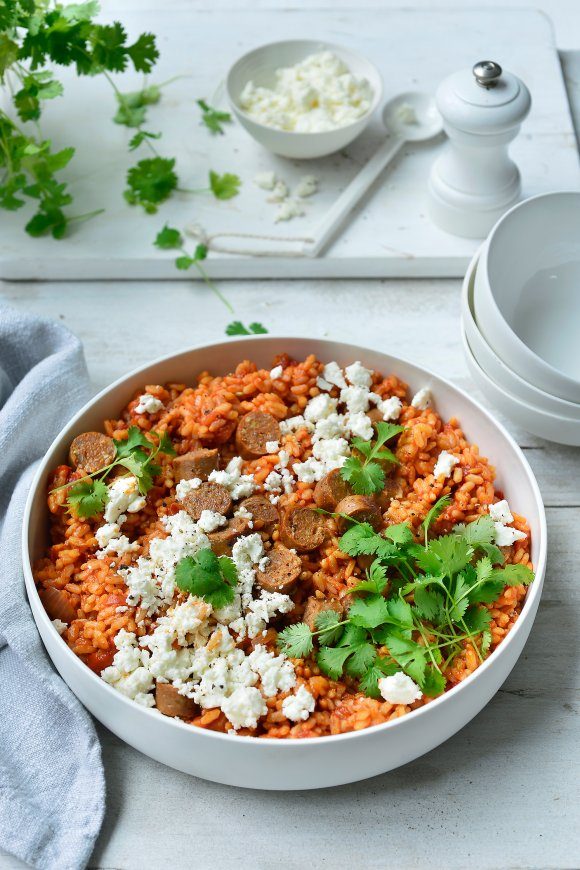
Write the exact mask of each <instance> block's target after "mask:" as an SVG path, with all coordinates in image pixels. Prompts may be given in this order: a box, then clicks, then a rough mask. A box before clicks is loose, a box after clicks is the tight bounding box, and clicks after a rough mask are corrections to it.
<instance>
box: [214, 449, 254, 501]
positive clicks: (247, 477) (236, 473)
mask: <svg viewBox="0 0 580 870" xmlns="http://www.w3.org/2000/svg"><path fill="white" fill-rule="evenodd" d="M242 461H243V460H242V457H241V456H234V458H233V459H230V461H229V462H228V464H227V466H226V468H225V469H224V470H223V471H212V472H210V475H209V478H208V479H209V480H210V481H212V482H213V483H221V484H222V486H225V487H226V489H227V490H228V492H229V494H230V495H231V497H232V498H233V500H234V501H237V499H240V498H246V496H248V495H251V494H252V493H253V492H254V490H255V488H256V484H255V483H254V476H253V475H252V474H242Z"/></svg>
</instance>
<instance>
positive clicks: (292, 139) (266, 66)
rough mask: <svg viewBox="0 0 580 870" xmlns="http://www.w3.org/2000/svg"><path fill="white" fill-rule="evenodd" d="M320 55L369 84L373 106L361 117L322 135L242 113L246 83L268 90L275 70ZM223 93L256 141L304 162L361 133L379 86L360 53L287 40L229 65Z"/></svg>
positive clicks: (375, 102) (375, 72)
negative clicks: (337, 60) (331, 56)
mask: <svg viewBox="0 0 580 870" xmlns="http://www.w3.org/2000/svg"><path fill="white" fill-rule="evenodd" d="M319 51H331V52H332V53H333V54H336V55H337V57H339V58H340V59H341V60H342V61H344V63H345V64H346V65H347V66H348V68H349V70H350V71H351V72H352V73H353V75H355V76H357V77H358V78H365V79H367V80H368V82H369V84H370V86H371V88H372V90H373V101H372V104H371V106H370V108H369V110H368V111H367V112H366V114H365V115H363V116H362V117H360V118H358V119H357V120H356V121H353V123H352V124H347V125H346V126H344V127H337V128H336V129H335V130H327V131H325V132H322V133H294V132H291V131H288V130H277V129H276V128H275V127H267V126H266V125H265V124H260V123H259V122H258V121H255V120H254V119H253V118H252V117H251V116H250V115H248V114H247V112H245V111H244V110H243V109H242V107H241V105H240V95H241V93H242V91H243V89H244V87H245V86H246V85H247V83H248V82H249V81H253V82H255V83H256V84H257V85H260V86H262V87H268V88H271V87H273V86H274V84H275V73H276V70H277V69H280V67H288V66H294V65H295V64H297V63H300V61H302V60H304V59H305V58H306V57H308V56H309V55H311V54H316V53H317V52H319ZM226 92H227V95H228V100H229V102H230V106H231V107H232V111H233V112H234V114H235V115H236V117H237V119H238V120H239V122H240V124H242V126H243V127H245V128H246V130H247V131H248V133H250V135H251V136H253V138H254V139H255V140H256V142H259V143H260V145H263V146H264V148H267V149H268V151H272V152H273V153H274V154H279V155H280V156H281V157H291V158H294V159H298V160H309V159H313V158H315V157H326V156H327V155H328V154H334V153H335V152H336V151H340V150H341V149H342V148H345V147H346V146H347V145H350V143H351V142H352V141H354V139H356V138H357V136H359V135H360V134H361V133H362V131H363V130H364V129H365V127H366V126H367V124H368V123H369V121H370V119H371V117H372V114H373V112H374V111H375V109H376V108H377V106H378V105H379V103H380V101H381V98H382V94H383V83H382V79H381V75H380V73H379V71H378V69H377V68H376V66H375V65H374V64H372V63H371V62H370V61H369V60H367V59H366V58H365V57H363V56H362V55H360V54H355V52H352V51H349V50H348V49H346V48H342V47H341V46H340V45H333V44H332V43H330V42H324V41H319V40H314V39H289V40H286V41H284V42H270V43H268V44H267V45H262V46H260V47H259V48H255V49H253V51H250V52H248V54H244V55H243V56H242V57H241V58H240V59H239V60H237V61H236V62H235V63H234V65H233V66H232V67H231V69H230V71H229V73H228V75H227V78H226Z"/></svg>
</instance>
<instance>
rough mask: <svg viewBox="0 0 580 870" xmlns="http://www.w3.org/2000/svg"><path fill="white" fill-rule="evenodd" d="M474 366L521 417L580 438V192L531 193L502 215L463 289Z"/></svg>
mask: <svg viewBox="0 0 580 870" xmlns="http://www.w3.org/2000/svg"><path fill="white" fill-rule="evenodd" d="M461 310H462V334H463V346H464V350H465V354H466V358H467V364H468V366H469V370H470V372H471V375H472V377H473V379H474V381H475V382H476V384H477V385H478V387H479V388H480V389H481V391H482V393H483V394H484V395H485V396H486V397H487V398H488V399H489V401H490V402H491V403H492V404H493V405H494V406H495V407H496V408H498V409H499V410H500V411H501V412H502V413H504V414H505V415H506V416H507V417H509V418H510V419H511V420H512V421H513V422H514V423H517V424H518V425H520V426H522V427H523V428H524V429H527V430H528V431H529V432H533V433H534V434H535V435H539V436H540V437H542V438H546V439H548V440H549V441H557V442H559V443H560V444H571V445H574V446H580V192H573V191H570V192H562V193H549V194H545V195H542V196H536V197H533V198H531V199H528V200H526V201H524V202H522V203H520V204H519V205H517V206H516V207H515V208H513V209H512V210H511V211H509V212H508V213H507V214H505V215H504V216H503V218H502V219H501V220H500V221H499V222H498V223H497V224H496V225H495V227H494V229H493V230H492V231H491V233H490V235H489V237H488V238H487V240H486V241H485V242H484V244H483V246H482V247H481V248H480V250H479V251H478V253H477V254H476V256H475V257H474V258H473V260H472V262H471V264H470V266H469V269H468V272H467V275H466V276H465V281H464V283H463V294H462V304H461Z"/></svg>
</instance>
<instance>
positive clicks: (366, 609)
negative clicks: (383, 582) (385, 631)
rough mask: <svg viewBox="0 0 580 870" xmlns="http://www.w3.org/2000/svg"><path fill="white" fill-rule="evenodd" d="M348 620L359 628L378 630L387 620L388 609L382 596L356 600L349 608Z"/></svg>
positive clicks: (370, 596)
mask: <svg viewBox="0 0 580 870" xmlns="http://www.w3.org/2000/svg"><path fill="white" fill-rule="evenodd" d="M348 618H349V620H350V622H351V623H352V624H353V625H358V626H360V627H361V628H369V629H370V628H378V626H379V625H382V624H383V623H384V622H386V621H387V620H388V619H389V608H388V606H387V602H386V601H385V599H384V598H383V596H382V595H369V596H368V598H359V599H357V600H356V601H355V602H354V603H353V604H352V605H351V606H350V609H349V611H348Z"/></svg>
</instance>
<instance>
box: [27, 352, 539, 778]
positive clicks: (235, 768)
mask: <svg viewBox="0 0 580 870" xmlns="http://www.w3.org/2000/svg"><path fill="white" fill-rule="evenodd" d="M282 351H284V352H286V353H288V354H289V355H290V356H292V357H294V358H296V359H304V357H305V356H307V355H308V354H310V353H314V354H316V355H317V356H318V357H320V358H321V359H323V360H326V361H330V360H336V361H337V362H338V363H339V365H341V366H344V365H347V364H349V363H351V362H352V361H353V360H357V359H358V360H361V361H362V362H363V363H364V364H365V365H367V366H370V367H371V368H376V369H377V370H379V371H382V372H384V373H385V374H386V373H388V372H393V373H395V374H397V375H398V376H399V377H401V378H402V379H403V380H404V381H406V382H407V383H408V384H409V389H410V391H411V394H412V393H413V392H415V391H417V390H418V389H420V388H421V387H424V386H425V384H429V385H430V387H431V390H432V392H433V397H434V402H435V406H436V408H437V410H438V411H439V413H440V414H441V415H442V416H443V417H445V418H447V419H448V418H449V417H457V418H458V419H459V420H460V421H461V427H462V429H463V431H464V432H465V434H466V437H467V438H469V439H470V440H471V441H473V442H474V443H477V444H478V445H479V447H480V449H481V452H482V454H484V455H485V456H489V457H490V460H491V462H492V464H493V465H494V466H495V467H496V469H497V486H498V488H499V489H501V490H502V491H503V492H504V493H505V494H506V497H507V498H508V499H509V501H510V504H511V506H512V509H513V510H516V511H517V512H518V513H519V514H523V515H524V516H525V517H526V518H527V520H528V522H529V525H530V529H531V533H532V561H533V563H534V567H535V571H536V577H535V580H534V582H533V583H532V585H531V587H530V589H529V592H528V594H527V596H526V600H525V603H524V607H523V609H522V613H521V615H520V617H519V619H518V620H517V622H516V624H515V625H514V627H513V628H512V630H511V631H510V632H509V634H508V635H507V636H506V638H505V639H504V640H503V641H502V643H501V645H500V646H499V647H498V649H496V650H494V652H493V653H492V654H491V655H490V657H489V658H488V659H487V660H486V661H485V662H484V663H483V664H482V665H481V666H480V667H479V668H477V670H476V671H474V673H472V674H470V676H468V677H467V678H466V679H465V680H463V681H462V682H461V683H460V684H459V685H457V686H455V687H454V688H452V689H450V690H449V691H448V692H446V693H445V694H443V695H441V696H440V697H439V698H436V699H435V700H434V701H432V702H431V703H429V704H427V705H425V706H424V707H420V708H419V709H418V710H414V711H413V712H411V713H408V714H407V715H406V716H403V717H401V718H400V719H395V720H393V721H390V722H386V723H384V724H382V725H376V726H374V727H371V728H367V729H364V730H362V731H352V732H349V733H347V734H340V735H334V736H329V737H318V738H305V739H302V740H276V739H272V738H264V739H256V738H252V737H241V736H238V735H235V734H221V733H217V732H214V731H209V730H205V729H203V728H195V727H193V726H191V725H186V724H185V723H184V722H181V721H180V720H178V719H170V718H168V717H167V716H162V715H160V714H159V713H158V712H157V711H156V710H151V709H148V708H146V707H142V706H140V705H139V704H136V703H135V702H134V701H131V700H129V698H126V697H125V696H123V695H121V694H120V693H119V692H117V691H115V689H113V688H112V687H111V686H109V685H108V684H107V683H105V682H104V680H102V679H100V678H99V677H98V676H97V675H96V674H94V673H93V672H92V671H91V670H90V669H89V668H88V667H87V666H86V665H85V664H84V663H83V662H82V661H81V660H80V659H79V658H78V657H77V656H76V655H75V654H74V653H73V652H72V650H71V649H70V648H69V647H68V646H67V644H66V643H65V642H64V641H63V639H62V638H61V637H60V636H59V634H58V632H57V631H56V629H55V628H54V626H53V625H52V623H51V621H50V618H49V616H48V614H47V612H46V611H45V609H44V607H43V606H42V603H41V601H40V598H39V596H38V592H37V590H36V586H35V583H34V578H33V575H32V564H33V562H34V561H35V560H36V559H38V558H39V557H40V556H41V555H42V554H43V553H44V551H45V548H46V546H47V543H48V508H47V505H46V488H47V481H48V475H49V473H50V470H51V469H52V468H54V467H55V465H58V464H59V463H61V462H63V461H66V456H67V452H68V447H69V445H70V442H71V439H72V438H74V436H75V435H77V434H78V433H79V432H86V431H87V430H89V429H98V428H99V427H100V426H102V421H103V419H105V418H111V417H115V415H116V414H118V413H119V409H120V408H122V407H124V405H125V404H126V403H127V402H128V400H129V399H130V398H131V396H132V395H134V394H135V391H136V390H138V389H140V388H141V387H142V386H143V384H152V383H153V384H156V383H165V382H168V381H172V382H179V383H183V382H184V381H185V382H188V381H191V380H192V379H194V378H195V375H196V373H198V372H200V371H204V370H209V371H213V372H216V373H221V374H223V373H225V372H228V371H231V370H232V369H233V368H234V367H235V366H236V365H237V364H238V363H239V362H240V360H243V359H251V360H254V361H255V362H256V364H257V365H258V366H260V367H268V368H269V367H270V366H271V365H272V359H273V357H274V356H275V355H276V354H278V353H280V352H282ZM546 553H547V536H546V517H545V512H544V506H543V504H542V497H541V495H540V491H539V489H538V484H537V482H536V479H535V477H534V475H533V473H532V471H531V469H530V466H529V465H528V462H527V460H526V459H525V457H524V455H523V454H522V451H521V450H520V448H519V447H518V446H517V444H516V443H515V441H514V440H513V438H512V437H511V436H510V435H509V434H508V433H507V432H506V430H505V429H504V428H503V426H501V425H500V424H499V423H498V422H497V421H496V420H494V418H493V417H492V416H491V415H490V414H489V413H488V412H487V411H486V410H484V409H483V408H482V407H481V405H479V404H478V403H477V402H475V401H474V400H473V399H472V398H471V397H470V396H468V395H467V393H465V392H463V391H462V390H460V389H458V388H457V387H455V386H453V385H452V384H450V383H449V382H448V381H445V380H444V379H443V378H440V377H438V376H437V375H434V374H432V373H430V372H428V371H426V370H425V369H423V368H421V367H419V366H416V365H413V364H412V363H409V362H405V361H403V360H400V359H398V358H396V357H392V356H388V355H387V354H384V353H381V352H380V351H376V350H369V349H367V348H364V347H358V346H356V345H351V344H344V343H342V342H334V341H327V340H322V339H309V338H282V337H279V338H278V337H273V336H259V337H257V336H250V337H248V338H245V339H243V338H242V339H236V340H234V341H226V342H221V343H219V344H212V345H207V346H205V347H195V348H190V349H189V350H185V351H182V352H181V353H177V354H173V355H172V356H168V357H164V358H162V359H158V360H156V361H155V362H152V363H150V364H149V365H147V366H144V367H143V368H141V369H138V370H136V371H134V372H131V373H130V374H128V375H126V376H125V377H123V378H121V379H120V380H118V381H116V383H114V384H111V386H109V387H107V388H106V389H105V390H103V391H102V392H101V393H100V394H99V395H98V396H95V398H93V399H91V401H90V402H89V403H88V404H87V405H85V407H84V408H82V409H81V410H80V411H79V412H78V414H77V415H76V416H75V417H74V418H73V419H72V420H71V421H70V423H68V424H67V426H65V428H64V429H63V430H62V432H61V433H60V434H59V435H58V437H57V438H56V439H55V441H54V442H53V444H52V445H51V447H50V448H49V450H48V452H47V454H46V456H45V457H44V459H43V460H42V462H41V463H40V466H39V468H38V471H37V473H36V477H35V479H34V481H33V483H32V486H31V489H30V493H29V496H28V501H27V505H26V510H25V515H24V522H23V560H24V561H23V565H24V577H25V582H26V590H27V593H28V598H29V601H30V606H31V608H32V613H33V616H34V619H35V621H36V625H37V627H38V630H39V632H40V635H41V637H42V640H43V642H44V645H45V646H46V649H47V651H48V654H49V655H50V657H51V659H52V661H53V662H54V664H55V666H56V668H57V669H58V671H59V672H60V674H61V676H62V677H63V679H64V680H65V681H66V682H67V683H68V685H69V686H70V688H71V689H72V691H73V692H74V693H75V694H76V695H77V697H78V698H79V699H80V700H81V702H82V703H83V704H84V705H85V706H86V707H87V708H88V709H89V710H90V711H91V713H93V715H94V716H96V718H97V719H98V720H99V721H101V722H102V723H103V724H104V725H106V727H107V728H109V729H110V730H111V731H113V733H114V734H116V735H117V736H118V737H120V738H121V739H123V740H125V741H127V743H129V744H130V745H131V746H134V747H135V748H136V749H139V750H140V751H141V752H143V753H145V754H146V755H148V756H150V757H151V758H154V759H156V760H157V761H161V762H163V763H164V764H168V765H170V766H171V767H175V768H177V770H181V771H183V772H184V773H190V774H194V775H195V776H201V777H203V778H204V779H209V780H213V781H214V782H222V783H226V784H229V785H238V786H244V787H246V788H262V789H285V790H288V789H305V788H323V787H325V786H330V785H339V784H342V783H346V782H353V781H356V780H360V779H365V778H366V777H369V776H375V775H376V774H378V773H383V772H385V771H387V770H391V769H392V768H395V767H399V766H400V765H402V764H406V763H407V762H408V761H412V760H413V759H415V758H418V757H419V756H420V755H423V754H424V753H425V752H428V751H429V750H430V749H432V748H433V747H434V746H437V745H438V744H440V743H442V742H443V741H444V740H447V739H448V738H449V737H451V735H452V734H455V732H456V731H458V730H459V729H460V728H463V726H464V725H465V724H466V723H467V722H469V720H470V719H471V718H473V716H475V715H476V714H477V713H478V712H479V711H480V710H481V709H482V708H483V707H484V706H485V705H486V704H487V703H488V701H489V700H490V698H491V697H492V696H493V695H494V694H495V692H497V690H498V689H499V687H500V686H501V684H502V683H503V682H504V680H505V679H506V677H507V675H508V674H509V672H510V671H511V669H512V668H513V666H514V665H515V663H516V661H517V659H518V657H519V655H520V654H521V652H522V649H523V647H524V644H525V642H526V639H527V637H528V635H529V632H530V629H531V627H532V624H533V621H534V617H535V615H536V611H537V609H538V604H539V601H540V595H541V592H542V584H543V580H544V573H545V566H546Z"/></svg>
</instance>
